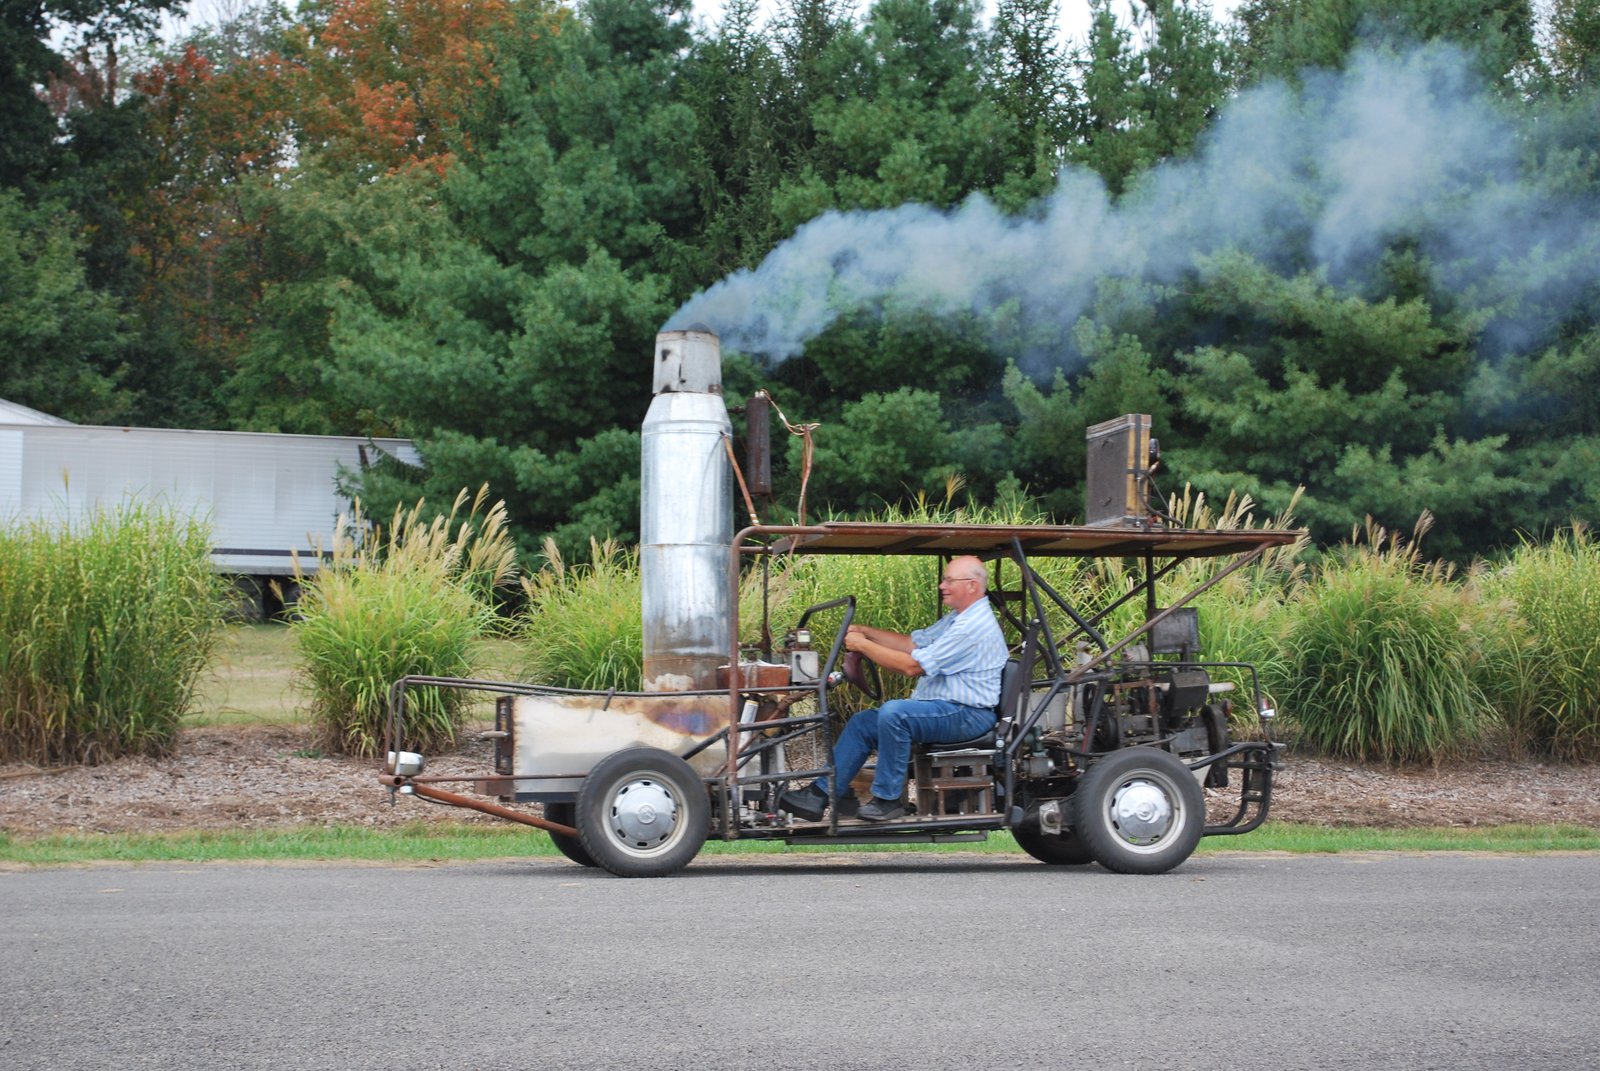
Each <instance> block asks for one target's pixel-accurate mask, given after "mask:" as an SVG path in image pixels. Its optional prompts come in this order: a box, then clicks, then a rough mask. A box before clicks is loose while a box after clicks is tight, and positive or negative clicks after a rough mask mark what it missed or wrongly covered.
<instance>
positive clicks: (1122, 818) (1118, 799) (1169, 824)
mask: <svg viewBox="0 0 1600 1071" xmlns="http://www.w3.org/2000/svg"><path fill="white" fill-rule="evenodd" d="M1173 798H1174V797H1173V795H1172V794H1170V793H1168V792H1167V791H1166V790H1165V789H1164V788H1163V787H1162V786H1161V785H1160V784H1158V783H1156V782H1155V781H1151V780H1149V779H1147V778H1142V777H1141V778H1135V779H1133V780H1131V781H1128V782H1127V783H1125V784H1124V785H1122V787H1120V788H1118V789H1117V791H1116V792H1115V794H1113V795H1112V797H1111V807H1110V819H1111V826H1112V828H1113V829H1115V830H1116V831H1117V835H1118V836H1119V837H1121V838H1122V839H1123V840H1124V841H1126V842H1127V843H1128V844H1129V845H1130V846H1132V847H1135V848H1152V847H1155V846H1157V845H1158V844H1159V843H1160V842H1161V840H1162V838H1164V837H1165V836H1166V835H1167V834H1168V833H1169V832H1170V831H1171V830H1172V829H1173V826H1174V822H1173V819H1174V817H1175V816H1176V814H1177V811H1176V808H1175V807H1174V806H1173Z"/></svg>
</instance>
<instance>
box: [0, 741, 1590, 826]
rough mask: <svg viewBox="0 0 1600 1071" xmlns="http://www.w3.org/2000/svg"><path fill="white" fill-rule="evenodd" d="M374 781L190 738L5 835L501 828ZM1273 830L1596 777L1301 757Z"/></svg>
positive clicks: (470, 765)
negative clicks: (392, 798) (453, 825)
mask: <svg viewBox="0 0 1600 1071" xmlns="http://www.w3.org/2000/svg"><path fill="white" fill-rule="evenodd" d="M489 760H490V747H489V745H488V744H487V743H485V742H483V741H480V740H477V739H472V740H471V741H470V742H469V743H468V744H467V745H466V746H465V747H464V748H463V749H462V750H461V751H460V752H458V753H456V754H453V755H449V756H444V757H442V758H440V759H438V760H436V761H434V762H432V763H430V766H429V771H428V772H429V773H433V774H449V773H458V774H474V775H476V774H482V773H484V772H486V771H487V769H488V767H489ZM376 774H377V767H376V764H374V763H372V762H370V761H358V760H353V759H344V758H333V757H317V756H316V754H315V752H314V751H312V750H311V749H310V745H309V741H308V739H307V738H306V735H305V733H304V731H303V730H297V729H292V728H283V727H263V726H248V727H239V726H229V727H220V728H207V729H190V730H186V731H184V732H183V733H182V734H181V736H180V737H179V741H178V749H177V752H176V754H174V755H172V756H170V757H167V758H164V759H127V760H123V761H119V762H114V763H108V764H106V765H104V766H94V767H68V768H64V769H48V770H44V769H39V768H36V767H32V766H26V765H22V764H6V765H0V830H3V831H5V832H7V833H11V834H16V835H25V836H39V835H44V834H50V833H78V832H105V833H137V832H170V831H176V830H198V829H208V830H216V829H292V828H294V827H296V826H306V825H313V826H329V825H347V826H367V827H374V828H381V827H386V826H396V825H402V824H405V823H408V822H417V821H424V822H461V821H468V822H493V823H498V822H499V821H500V820H499V819H494V818H488V817H485V816H482V815H477V814H475V813H473V812H469V811H463V810H458V809H456V808H451V807H440V806H435V805H432V804H428V803H425V802H422V801H420V800H415V799H405V798H402V799H401V800H400V802H399V803H398V804H397V805H396V806H393V807H391V806H389V805H388V803H387V799H388V796H387V793H386V792H384V791H383V789H382V788H381V787H380V786H379V785H378V782H377V777H376ZM1272 817H1273V818H1274V819H1276V820H1278V821H1285V822H1305V823H1311V824H1322V825H1363V826H1379V827H1386V828H1401V827H1420V826H1455V827H1470V826H1495V825H1508V824H1535V825H1544V824H1554V823H1561V824H1573V825H1583V826H1591V827H1595V828H1600V766H1565V765H1550V764H1538V763H1512V762H1501V761H1494V762H1477V763H1463V764H1460V765H1454V766H1448V767H1443V768H1440V769H1420V770H1396V769H1390V768H1386V767H1381V766H1363V765H1353V764H1349V763H1339V762H1328V761H1326V760H1319V759H1313V758H1309V757H1306V756H1298V755H1293V754H1291V755H1290V756H1289V758H1288V761H1287V764H1286V768H1285V769H1284V770H1283V771H1282V773H1281V774H1280V775H1279V777H1278V779H1277V781H1276V784H1275V790H1274V800H1273V808H1272Z"/></svg>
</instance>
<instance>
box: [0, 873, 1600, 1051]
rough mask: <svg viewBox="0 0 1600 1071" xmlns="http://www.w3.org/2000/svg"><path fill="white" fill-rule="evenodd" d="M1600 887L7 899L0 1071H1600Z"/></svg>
mask: <svg viewBox="0 0 1600 1071" xmlns="http://www.w3.org/2000/svg"><path fill="white" fill-rule="evenodd" d="M1597 919H1600V856H1597V855H1592V854H1590V855H1567V856H1538V857H1508V856H1481V855H1428V856H1404V855H1371V856H1337V857H1286V856H1259V855H1249V854H1223V855H1218V856H1205V857H1197V858H1195V859H1191V860H1190V861H1189V862H1188V863H1186V864H1185V865H1184V866H1183V867H1182V868H1181V869H1179V870H1178V871H1177V872H1176V873H1173V874H1169V875H1165V876H1163V877H1158V878H1129V877H1118V876H1115V875H1112V874H1109V873H1106V872H1104V871H1102V870H1100V869H1098V868H1096V867H1088V868H1082V869H1077V868H1073V869H1065V870H1061V869H1051V868H1047V867H1044V866H1042V865H1039V864H1035V863H1032V862H1023V861H1014V860H1009V859H1004V858H1001V859H997V858H994V857H986V856H954V857H952V856H942V857H934V856H907V855H900V856H891V857H884V856H874V857H862V856H856V857H847V856H829V857H819V856H787V857H781V858H776V857H775V858H770V859H769V858H762V859H759V860H755V861H752V860H751V859H750V858H749V857H743V858H740V859H728V858H719V859H707V860H702V861H700V862H697V863H696V864H695V865H694V866H692V867H691V868H690V869H689V870H687V871H686V872H684V873H683V874H682V875H680V876H679V877H677V878H673V879H667V880H651V881H625V880H621V879H617V878H612V877H609V876H607V875H605V874H603V873H599V872H595V871H586V870H583V869H580V868H578V867H575V866H573V865H571V864H568V863H564V862H556V861H547V860H538V861H528V862H503V863H489V864H474V865H452V866H446V867H439V868H406V869H400V868H381V867H348V866H305V867H293V866H240V865H227V866H199V867H187V868H185V867H177V866H144V867H137V868H131V867H130V868H123V867H117V868H94V869H76V870H49V871H35V872H21V873H6V874H0V969H3V976H4V985H3V987H0V1067H3V1068H6V1069H8V1071H31V1069H36V1068H63V1069H67V1068H70V1069H74V1071H93V1069H98V1068H108V1069H109V1068H114V1069H118V1071H127V1069H133V1068H161V1069H163V1071H181V1069H190V1068H194V1069H201V1068H203V1069H207V1071H212V1069H219V1068H274V1069H279V1068H338V1069H365V1068H374V1069H376V1068H385V1069H390V1068H449V1069H452V1071H455V1069H466V1068H483V1069H502V1068H504V1069H534V1068H539V1069H544V1068H606V1069H610V1068H647V1069H654V1068H662V1069H675V1068H694V1069H705V1071H710V1069H722V1068H738V1069H744V1068H760V1069H787V1068H807V1069H809V1068H837V1069H867V1068H894V1069H897V1071H904V1069H918V1071H920V1069H924V1068H927V1069H944V1068H952V1069H953V1068H961V1069H971V1068H1052V1069H1066V1068H1094V1069H1100V1068H1263V1069H1273V1071H1289V1069H1295V1068H1316V1069H1323V1068H1364V1069H1365V1068H1382V1069H1410V1068H1449V1069H1452V1071H1459V1069H1467V1068H1512V1067H1515V1068H1519V1069H1526V1071H1557V1069H1566V1068H1572V1069H1580V1068H1581V1069H1583V1071H1592V1069H1593V1068H1595V1067H1597V1066H1600V1010H1597V1009H1600V992H1597V990H1600V933H1597V926H1596V920H1597Z"/></svg>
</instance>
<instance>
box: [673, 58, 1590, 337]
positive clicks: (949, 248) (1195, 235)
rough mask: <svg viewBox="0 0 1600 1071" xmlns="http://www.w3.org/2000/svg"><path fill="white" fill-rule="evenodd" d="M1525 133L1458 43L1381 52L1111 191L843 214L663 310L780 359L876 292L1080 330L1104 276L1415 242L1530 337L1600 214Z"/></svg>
mask: <svg viewBox="0 0 1600 1071" xmlns="http://www.w3.org/2000/svg"><path fill="white" fill-rule="evenodd" d="M1527 134H1528V131H1527V130H1525V129H1523V128H1522V127H1521V126H1519V123H1518V121H1517V120H1515V119H1513V118H1512V117H1511V116H1510V114H1509V113H1507V112H1506V111H1505V110H1504V109H1503V108H1502V107H1501V106H1500V105H1499V104H1498V103H1497V102H1496V100H1495V98H1494V96H1493V95H1492V94H1491V93H1490V92H1489V91H1488V90H1487V89H1486V88H1485V87H1484V86H1483V85H1482V84H1481V83H1480V82H1479V81H1478V80H1477V78H1476V76H1475V75H1474V74H1473V73H1472V66H1471V63H1470V61H1469V59H1468V58H1467V57H1466V56H1464V55H1463V54H1461V53H1460V52H1459V51H1457V50H1455V49H1453V48H1449V47H1445V46H1427V47H1422V48H1418V49H1416V50H1414V51H1412V52H1410V53H1409V54H1406V55H1398V56H1397V55H1393V54H1387V53H1381V52H1376V51H1367V52H1363V53H1361V54H1359V55H1357V56H1356V57H1354V58H1353V59H1352V62H1351V63H1350V65H1349V67H1348V68H1347V70H1345V71H1343V72H1340V73H1321V74H1314V75H1311V76H1308V77H1307V78H1306V79H1304V80H1303V83H1302V85H1300V86H1299V87H1293V88H1291V87H1290V86H1288V85H1284V84H1281V83H1274V84H1268V85H1264V86H1261V87H1258V88H1255V89H1251V90H1249V91H1247V92H1245V93H1243V94H1241V95H1240V96H1239V97H1238V98H1237V99H1235V100H1233V101H1231V102H1230V103H1229V105H1228V106H1227V108H1226V110H1225V111H1224V113H1223V114H1222V115H1221V116H1220V117H1219V118H1218V121H1217V122H1216V124H1215V126H1214V128H1213V129H1212V130H1211V131H1210V132H1209V134H1208V135H1207V137H1206V138H1205V140H1204V141H1203V143H1202V145H1201V147H1200V149H1199V151H1198V152H1197V153H1196V155H1195V156H1194V157H1193V158H1191V159H1186V160H1181V161H1174V162H1169V163H1167V164H1165V165H1162V166H1160V167H1158V168H1156V169H1154V170H1153V171H1152V172H1151V173H1150V174H1149V175H1147V176H1146V177H1145V179H1144V180H1143V181H1142V182H1141V183H1140V184H1139V185H1138V186H1137V187H1136V188H1135V189H1133V190H1132V191H1130V192H1129V194H1128V195H1126V196H1125V197H1123V198H1122V199H1121V200H1120V201H1117V202H1115V203H1113V201H1112V200H1111V199H1110V198H1109V197H1108V195H1107V193H1106V191H1105V188H1104V186H1103V185H1102V183H1101V182H1100V180H1099V178H1098V177H1097V176H1095V175H1094V174H1092V173H1091V172H1088V171H1085V170H1082V169H1077V168H1068V169H1067V170H1066V171H1065V172H1064V173H1063V174H1062V175H1061V177H1060V181H1059V184H1058V186H1057V188H1056V190H1055V192H1054V193H1053V194H1052V195H1051V196H1050V197H1049V198H1047V199H1046V200H1045V202H1044V203H1043V204H1041V205H1039V206H1037V207H1036V210H1035V211H1033V212H1031V213H1029V214H1027V215H1025V216H1022V217H1007V216H1005V215H1003V214H1002V213H1000V212H999V210H998V209H996V208H995V206H994V205H993V204H992V203H991V202H989V201H988V199H986V198H985V197H983V196H981V195H974V196H973V197H971V198H969V199H968V200H967V201H966V202H965V203H963V204H962V205H960V206H959V207H957V208H955V209H953V210H950V211H942V210H939V209H934V208H929V207H926V206H922V205H906V206H903V207H900V208H895V209H889V210H884V211H878V212H835V213H828V214H826V215H823V216H821V217H819V218H817V219H815V220H813V221H811V222H810V223H807V224H806V225H804V226H802V227H801V228H800V229H799V230H798V231H796V232H795V234H794V236H793V237H792V238H790V239H789V240H788V241H786V242H784V243H783V244H782V245H780V246H779V247H778V248H776V249H774V250H773V251H772V253H771V254H770V255H768V256H767V258H766V259H765V260H764V261H763V262H762V263H761V264H760V265H759V266H758V267H757V268H755V269H754V270H750V271H740V272H736V273H735V274H733V275H731V276H729V277H728V278H726V279H724V280H722V281H721V282H719V283H717V284H715V285H714V286H712V287H710V288H709V289H707V290H705V291H702V292H701V293H699V294H697V295H695V296H694V297H693V298H691V299H690V300H689V301H688V302H687V303H686V304H685V305H684V306H683V308H681V309H680V310H679V311H678V312H677V313H676V314H675V315H674V316H673V317H672V319H671V320H670V321H669V323H668V324H667V327H668V328H672V329H677V328H682V327H685V326H687V325H689V324H691V323H697V322H700V323H706V324H709V325H710V326H711V327H712V328H713V329H714V330H716V331H717V332H718V333H719V334H720V335H721V337H722V341H723V344H724V345H725V346H727V347H729V348H732V349H737V350H741V351H743V352H745V353H749V354H753V355H760V356H765V357H767V358H769V359H772V360H782V359H785V358H788V357H791V356H794V355H796V354H798V353H800V352H801V351H802V350H803V349H804V347H805V345H806V342H807V341H808V340H809V339H811V338H813V337H815V336H816V335H817V334H818V333H819V332H821V331H822V330H824V329H825V328H826V327H827V326H828V325H829V324H830V323H831V322H832V321H833V320H834V319H836V318H837V317H838V316H840V315H842V314H844V313H846V312H849V311H851V310H853V309H857V308H863V307H865V308H868V309H878V310H881V309H882V308H884V307H885V306H896V307H910V308H918V309H923V310H927V311H931V312H934V313H940V314H954V313H960V312H966V311H972V312H977V313H983V312H986V311H989V310H992V309H994V308H996V307H997V306H999V305H1000V304H1002V303H1003V302H1006V301H1015V302H1017V304H1018V308H1019V310H1020V311H1019V315H1020V316H1021V318H1022V324H1023V326H1024V328H1026V327H1027V326H1029V325H1041V324H1043V325H1053V326H1055V327H1057V328H1060V329H1063V330H1064V329H1066V328H1070V326H1071V325H1072V324H1073V323H1075V322H1076V321H1077V319H1078V318H1079V317H1080V316H1081V315H1082V314H1083V312H1084V311H1085V309H1086V308H1087V307H1088V305H1089V302H1090V301H1091V300H1092V299H1093V297H1094V294H1095V289H1096V286H1097V284H1098V283H1099V281H1100V280H1102V279H1104V278H1107V277H1113V278H1115V277H1131V278H1135V279H1140V280H1145V281H1148V282H1152V283H1168V282H1172V281H1175V280H1177V279H1180V278H1182V277H1184V276H1185V274H1187V273H1192V272H1194V271H1196V270H1197V265H1198V262H1199V260H1200V258H1203V257H1205V256H1206V255H1207V254H1211V253H1216V252H1219V251H1222V250H1228V249H1232V250H1238V251H1242V252H1245V253H1248V254H1250V255H1252V256H1255V257H1257V258H1258V259H1260V260H1262V261H1263V262H1265V263H1267V264H1270V265H1272V266H1274V267H1277V268H1279V269H1282V270H1290V271H1293V270H1299V269H1306V268H1311V269H1317V270H1320V271H1322V272H1323V273H1324V274H1325V275H1326V277H1327V278H1328V279H1329V280H1330V281H1331V282H1333V283H1335V284H1346V285H1350V286H1359V284H1360V283H1361V282H1362V281H1363V280H1364V279H1365V278H1367V277H1368V273H1369V272H1370V271H1371V269H1372V268H1373V267H1374V266H1375V265H1376V263H1377V260H1378V258H1379V257H1380V255H1381V254H1382V253H1383V251H1384V250H1385V249H1386V248H1388V247H1389V246H1390V244H1391V243H1392V242H1394V241H1395V240H1397V239H1404V240H1407V241H1409V242H1412V243H1414V244H1415V247H1416V248H1417V249H1418V250H1419V252H1421V253H1422V254H1424V255H1426V256H1427V257H1428V258H1429V260H1430V263H1431V264H1432V270H1433V271H1434V273H1435V277H1434V282H1435V285H1436V286H1438V287H1439V288H1440V289H1442V290H1444V291H1446V292H1448V293H1451V294H1456V295H1460V296H1462V297H1465V298H1468V299H1470V300H1472V301H1473V302H1474V303H1475V304H1476V305H1477V306H1478V307H1486V308H1490V309H1493V310H1494V311H1495V313H1496V315H1495V318H1494V320H1493V321H1492V322H1491V323H1490V325H1489V327H1488V328H1487V329H1486V339H1487V340H1488V341H1490V342H1495V340H1498V342H1495V344H1496V345H1497V346H1506V345H1525V344H1528V343H1530V342H1532V341H1536V340H1537V338H1538V337H1539V335H1540V334H1542V333H1543V332H1546V331H1548V330H1549V328H1550V327H1551V326H1552V325H1553V323H1554V321H1555V319H1556V318H1557V317H1559V315H1560V314H1561V313H1562V312H1563V311H1565V310H1566V309H1567V308H1568V306H1569V305H1570V303H1571V302H1572V301H1574V300H1576V299H1577V298H1578V297H1580V296H1581V295H1582V294H1583V293H1585V291H1586V290H1588V289H1589V288H1592V287H1594V285H1595V284H1596V282H1597V280H1600V213H1597V212H1596V211H1595V206H1594V205H1593V204H1592V203H1588V202H1586V201H1584V200H1580V199H1579V198H1578V197H1577V196H1574V195H1570V194H1562V193H1560V192H1557V191H1554V190H1549V189H1543V188H1541V186H1540V184H1539V182H1538V181H1536V180H1535V179H1534V178H1530V177H1529V176H1528V174H1526V171H1527V168H1526V167H1525V164H1524V155H1525V150H1526V149H1527V147H1528V137H1527ZM1025 333H1026V332H1024V334H1025ZM1054 356H1055V357H1056V359H1065V357H1066V355H1064V354H1056V355H1054Z"/></svg>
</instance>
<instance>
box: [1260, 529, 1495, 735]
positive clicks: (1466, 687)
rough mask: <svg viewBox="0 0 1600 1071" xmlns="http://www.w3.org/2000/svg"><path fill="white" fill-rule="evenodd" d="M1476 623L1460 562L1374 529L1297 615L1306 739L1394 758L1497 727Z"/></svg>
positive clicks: (1286, 667)
mask: <svg viewBox="0 0 1600 1071" xmlns="http://www.w3.org/2000/svg"><path fill="white" fill-rule="evenodd" d="M1426 526H1427V518H1426V516H1425V517H1424V520H1423V522H1419V525H1418V531H1417V535H1418V536H1420V535H1421V534H1422V532H1423V531H1425V530H1426ZM1476 616H1477V615H1476V610H1475V607H1474V604H1473V602H1472V600H1471V598H1470V596H1469V595H1468V594H1467V593H1466V592H1465V591H1464V590H1463V589H1462V588H1461V586H1460V585H1457V584H1453V583H1451V582H1450V571H1449V568H1448V566H1445V565H1443V564H1440V563H1434V564H1429V565H1424V564H1423V563H1422V562H1421V560H1420V557H1419V555H1418V552H1417V548H1416V544H1415V542H1413V543H1411V544H1410V545H1407V544H1406V543H1405V542H1404V541H1403V540H1402V539H1401V538H1400V537H1399V536H1398V535H1391V534H1389V533H1386V532H1385V531H1384V530H1383V529H1381V528H1377V527H1375V526H1372V525H1371V524H1370V523H1369V525H1368V529H1367V540H1366V543H1365V544H1360V543H1358V542H1357V541H1356V539H1355V537H1354V536H1353V537H1352V540H1351V543H1350V544H1349V545H1347V546H1345V547H1343V548H1341V549H1340V551H1339V552H1337V553H1336V554H1335V555H1333V556H1332V557H1330V559H1328V560H1327V561H1325V562H1324V564H1323V567H1322V569H1321V570H1320V571H1319V573H1318V574H1317V576H1316V577H1315V578H1314V579H1312V580H1311V581H1310V582H1309V583H1308V584H1307V585H1306V586H1305V589H1304V592H1303V594H1302V596H1301V598H1299V599H1298V600H1296V602H1295V603H1294V604H1293V605H1292V606H1291V607H1290V609H1289V613H1288V622H1287V629H1286V632H1285V636H1284V652H1283V653H1284V663H1283V664H1282V665H1281V667H1280V669H1281V671H1282V672H1284V674H1285V675H1284V677H1283V678H1282V680H1281V681H1280V682H1279V687H1280V688H1281V690H1282V693H1283V695H1282V699H1283V701H1284V703H1285V705H1286V706H1287V707H1288V708H1289V710H1290V711H1291V712H1292V714H1293V717H1294V720H1295V722H1296V723H1297V724H1298V726H1299V728H1300V732H1301V740H1302V742H1304V743H1307V744H1310V745H1311V746H1312V747H1314V748H1316V749H1317V750H1319V751H1322V752H1325V753H1327V754H1330V755H1334V756H1339V757H1345V758H1353V759H1363V760H1369V759H1370V760H1381V761H1389V762H1417V761H1427V762H1435V763H1437V762H1439V761H1441V760H1443V759H1447V758H1451V757H1453V756H1455V755H1457V754H1459V753H1460V752H1461V751H1462V750H1463V749H1464V748H1465V747H1466V746H1467V745H1469V744H1471V743H1473V742H1475V741H1476V740H1478V739H1479V737H1480V736H1481V734H1482V731H1483V729H1484V723H1485V718H1484V714H1483V711H1484V702H1483V695H1482V693H1481V691H1480V690H1479V687H1478V685H1477V683H1476V681H1477V679H1478V678H1477V668H1478V667H1477V663H1478V661H1479V658H1480V657H1481V656H1480V651H1479V645H1478V643H1477V639H1476V636H1475V634H1474V631H1473V629H1474V625H1475V623H1476Z"/></svg>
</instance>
